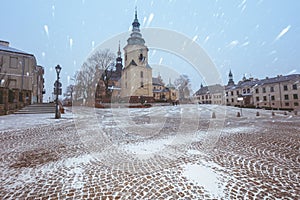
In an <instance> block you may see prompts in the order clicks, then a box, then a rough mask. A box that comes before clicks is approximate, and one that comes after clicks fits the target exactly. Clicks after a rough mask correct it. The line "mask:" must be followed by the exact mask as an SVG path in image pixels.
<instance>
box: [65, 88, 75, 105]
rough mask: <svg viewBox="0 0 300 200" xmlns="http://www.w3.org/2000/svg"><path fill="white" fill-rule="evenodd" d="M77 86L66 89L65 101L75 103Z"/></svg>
mask: <svg viewBox="0 0 300 200" xmlns="http://www.w3.org/2000/svg"><path fill="white" fill-rule="evenodd" d="M74 90H75V86H74V85H69V86H68V87H67V89H66V93H64V97H65V101H67V102H72V101H73V94H74Z"/></svg>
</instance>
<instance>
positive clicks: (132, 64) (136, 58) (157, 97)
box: [95, 11, 178, 106]
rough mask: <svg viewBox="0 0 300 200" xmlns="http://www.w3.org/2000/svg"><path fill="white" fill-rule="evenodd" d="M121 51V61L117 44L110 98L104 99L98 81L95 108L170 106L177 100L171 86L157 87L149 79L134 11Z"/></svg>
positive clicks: (156, 82)
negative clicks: (121, 104)
mask: <svg viewBox="0 0 300 200" xmlns="http://www.w3.org/2000/svg"><path fill="white" fill-rule="evenodd" d="M123 50H124V59H122V57H121V50H120V44H119V49H118V53H117V59H116V65H115V70H114V71H111V72H109V77H110V80H109V89H110V94H111V96H110V97H109V98H107V97H108V96H107V95H106V94H105V90H104V82H103V80H100V81H99V82H98V85H97V88H96V93H95V99H96V105H99V106H101V103H110V102H124V103H126V102H129V103H153V102H174V101H176V100H177V99H178V91H177V90H176V88H175V87H174V86H173V85H172V84H171V83H169V85H167V86H166V85H165V84H164V83H163V81H162V80H161V81H160V86H159V87H158V85H157V84H158V81H157V80H158V78H154V77H153V76H152V68H151V66H150V65H149V63H148V51H149V49H148V47H147V46H146V44H145V40H144V38H143V37H142V34H141V31H140V23H139V21H138V18H137V11H135V18H134V20H133V23H132V32H131V34H130V36H129V38H128V39H127V44H126V46H125V47H124V48H123ZM123 60H124V66H123Z"/></svg>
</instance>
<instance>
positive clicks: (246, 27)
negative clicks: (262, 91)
mask: <svg viewBox="0 0 300 200" xmlns="http://www.w3.org/2000/svg"><path fill="white" fill-rule="evenodd" d="M135 6H137V10H138V18H139V21H140V23H141V28H145V27H159V28H163V29H168V30H172V31H175V32H178V33H181V34H184V35H186V36H187V37H189V38H190V39H191V40H193V41H195V42H197V43H198V44H199V45H200V46H201V47H202V48H203V50H204V51H205V52H206V53H207V55H208V56H209V57H210V58H211V59H212V61H213V62H214V64H215V66H216V67H217V69H218V71H219V73H220V74H221V75H222V79H223V81H224V83H227V81H228V80H227V76H228V72H229V70H230V69H231V70H232V72H233V75H234V80H235V81H236V82H237V81H238V80H240V79H241V78H242V77H243V75H244V74H246V76H247V77H249V76H252V77H254V78H264V77H266V76H269V77H272V76H276V75H278V74H283V75H286V74H291V73H300V62H299V55H300V45H299V44H300V20H299V18H300V14H299V10H300V1H298V0H287V1H283V0H278V1H274V0H257V1H255V0H251V1H250V0H240V1H238V0H215V1H213V0H201V1H197V0H194V1H175V0H170V1H113V0H110V1H98V0H60V1H58V0H56V1H55V0H23V1H18V0H10V1H4V0H3V1H1V12H0V18H1V20H0V27H1V28H0V40H5V41H9V42H10V46H11V47H14V48H17V49H20V50H23V51H26V52H28V53H32V54H34V55H35V57H36V58H37V62H38V64H39V65H42V66H43V67H44V68H45V79H46V89H47V94H46V96H47V97H46V99H47V98H48V95H51V92H52V88H53V82H54V80H55V76H56V74H55V72H54V71H53V69H54V67H55V66H56V65H57V64H60V65H61V66H62V68H63V69H62V82H63V85H64V86H66V85H67V84H68V77H72V76H73V75H74V72H75V71H76V70H78V69H79V68H80V66H81V65H82V63H83V62H84V60H85V59H86V57H87V56H88V55H89V53H90V52H91V51H92V50H93V48H95V47H97V46H98V45H99V44H101V43H102V42H104V41H105V40H107V39H108V38H111V37H112V36H114V35H117V34H119V33H122V32H125V31H128V30H129V28H130V26H131V23H132V21H133V18H134V9H135ZM128 36H129V35H128ZM145 40H146V44H147V38H145ZM125 42H126V41H122V42H121V43H122V44H125ZM112 50H113V51H117V47H115V49H112ZM164 56H165V57H164ZM168 58H169V56H166V55H164V54H154V55H153V56H151V57H150V59H149V63H150V64H152V65H156V64H161V65H166V66H168V67H172V68H173V69H174V70H175V71H176V69H177V68H178V67H179V65H183V64H182V63H181V62H180V61H178V62H176V59H172V61H170V60H168ZM186 65H187V68H188V67H190V66H188V64H186ZM157 73H158V72H157V71H154V73H153V76H157ZM191 79H192V86H193V89H196V88H198V87H199V85H200V83H199V82H201V81H202V80H200V79H199V80H196V78H195V77H192V76H191ZM165 81H166V82H168V80H165ZM70 83H71V82H70Z"/></svg>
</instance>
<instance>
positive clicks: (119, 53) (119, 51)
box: [118, 40, 121, 57]
mask: <svg viewBox="0 0 300 200" xmlns="http://www.w3.org/2000/svg"><path fill="white" fill-rule="evenodd" d="M118 57H121V48H120V40H119V49H118Z"/></svg>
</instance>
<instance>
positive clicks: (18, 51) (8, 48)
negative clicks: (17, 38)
mask: <svg viewBox="0 0 300 200" xmlns="http://www.w3.org/2000/svg"><path fill="white" fill-rule="evenodd" d="M0 51H5V52H11V53H18V54H25V55H29V56H33V55H32V54H30V53H26V52H25V51H22V50H19V49H15V48H12V47H9V46H6V45H2V44H0Z"/></svg>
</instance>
